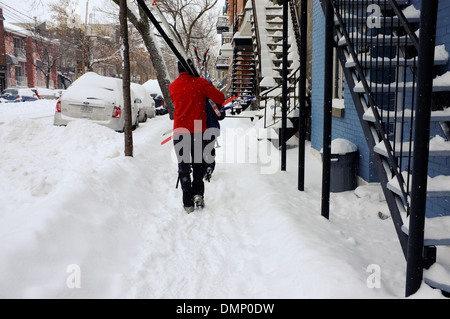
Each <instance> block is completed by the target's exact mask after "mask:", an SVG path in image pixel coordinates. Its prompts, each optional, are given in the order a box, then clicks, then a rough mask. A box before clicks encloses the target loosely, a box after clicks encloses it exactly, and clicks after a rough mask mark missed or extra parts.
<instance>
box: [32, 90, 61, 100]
mask: <svg viewBox="0 0 450 319" xmlns="http://www.w3.org/2000/svg"><path fill="white" fill-rule="evenodd" d="M32 90H33V91H34V92H35V93H36V95H37V97H38V98H39V99H45V100H56V99H57V98H58V96H57V95H56V93H55V90H53V89H47V88H32Z"/></svg>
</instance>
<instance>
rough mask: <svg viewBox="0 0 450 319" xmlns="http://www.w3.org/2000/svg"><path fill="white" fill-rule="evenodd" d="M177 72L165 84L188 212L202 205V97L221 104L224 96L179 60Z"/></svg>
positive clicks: (180, 177) (204, 112)
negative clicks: (189, 70)
mask: <svg viewBox="0 0 450 319" xmlns="http://www.w3.org/2000/svg"><path fill="white" fill-rule="evenodd" d="M178 71H179V72H180V75H179V77H178V78H177V79H176V80H175V81H174V82H173V83H171V84H170V86H169V92H170V97H171V99H172V101H173V103H174V105H175V111H174V123H173V132H174V134H173V141H174V147H175V153H176V155H177V158H178V176H179V181H180V183H181V189H182V191H183V205H184V209H185V210H186V212H187V213H191V212H193V211H194V209H195V207H196V206H197V207H204V205H205V203H204V198H203V196H204V191H205V186H204V182H203V177H204V175H205V172H206V165H205V159H204V157H203V152H204V148H205V145H206V141H205V140H204V139H203V133H204V132H205V131H206V129H207V126H206V110H205V99H206V98H209V99H211V100H212V101H213V102H214V103H216V104H222V103H223V102H224V101H225V96H224V94H223V93H222V92H220V91H219V90H217V89H216V88H215V87H214V86H213V85H212V84H211V83H209V82H208V81H207V80H206V79H204V78H201V77H195V76H192V75H190V74H188V73H187V72H186V70H185V69H184V68H183V66H182V64H181V63H178ZM191 173H192V180H191Z"/></svg>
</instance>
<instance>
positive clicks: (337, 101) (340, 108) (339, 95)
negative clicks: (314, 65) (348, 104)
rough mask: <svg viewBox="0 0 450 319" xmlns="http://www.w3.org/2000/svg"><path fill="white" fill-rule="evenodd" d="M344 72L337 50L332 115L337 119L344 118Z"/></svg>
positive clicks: (334, 67)
mask: <svg viewBox="0 0 450 319" xmlns="http://www.w3.org/2000/svg"><path fill="white" fill-rule="evenodd" d="M344 111H345V104H344V70H343V69H342V65H341V62H340V61H339V57H338V55H337V51H336V49H334V54H333V108H332V114H333V116H336V117H344Z"/></svg>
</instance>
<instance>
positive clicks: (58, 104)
mask: <svg viewBox="0 0 450 319" xmlns="http://www.w3.org/2000/svg"><path fill="white" fill-rule="evenodd" d="M56 112H58V113H61V101H58V102H56Z"/></svg>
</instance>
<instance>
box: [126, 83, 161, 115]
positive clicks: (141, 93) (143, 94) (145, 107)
mask: <svg viewBox="0 0 450 319" xmlns="http://www.w3.org/2000/svg"><path fill="white" fill-rule="evenodd" d="M131 90H132V91H133V92H134V94H135V96H136V98H135V99H134V101H133V102H134V103H136V104H137V105H138V107H139V122H146V121H147V119H149V118H153V117H155V115H156V110H155V101H154V100H153V98H152V97H151V96H150V93H148V92H147V90H146V89H145V88H144V87H143V86H142V85H140V84H137V83H131Z"/></svg>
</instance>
